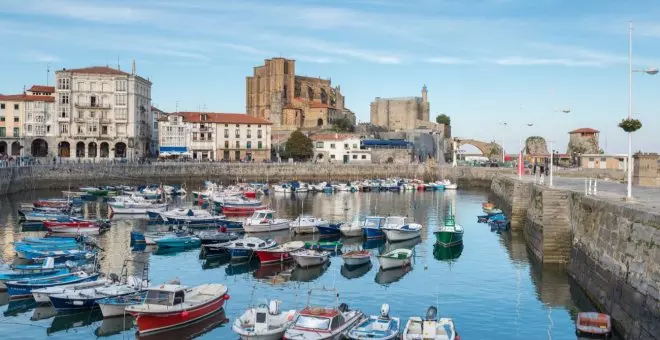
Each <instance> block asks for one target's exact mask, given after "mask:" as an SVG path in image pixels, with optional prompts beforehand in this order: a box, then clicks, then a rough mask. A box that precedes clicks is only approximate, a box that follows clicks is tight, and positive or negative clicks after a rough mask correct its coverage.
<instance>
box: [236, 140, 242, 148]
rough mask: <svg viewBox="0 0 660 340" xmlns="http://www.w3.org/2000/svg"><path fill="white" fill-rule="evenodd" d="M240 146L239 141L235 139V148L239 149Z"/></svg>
mask: <svg viewBox="0 0 660 340" xmlns="http://www.w3.org/2000/svg"><path fill="white" fill-rule="evenodd" d="M240 147H241V142H239V141H236V148H237V149H240Z"/></svg>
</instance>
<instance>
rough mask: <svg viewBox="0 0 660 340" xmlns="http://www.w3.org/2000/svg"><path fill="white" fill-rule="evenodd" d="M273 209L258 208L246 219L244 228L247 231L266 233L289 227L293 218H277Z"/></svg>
mask: <svg viewBox="0 0 660 340" xmlns="http://www.w3.org/2000/svg"><path fill="white" fill-rule="evenodd" d="M274 215H275V211H273V210H266V209H264V210H256V211H255V212H254V213H253V214H252V216H251V217H250V218H248V219H246V220H245V223H243V229H244V230H245V232H247V233H264V232H272V231H278V230H287V229H289V223H291V220H288V219H283V218H275V217H274Z"/></svg>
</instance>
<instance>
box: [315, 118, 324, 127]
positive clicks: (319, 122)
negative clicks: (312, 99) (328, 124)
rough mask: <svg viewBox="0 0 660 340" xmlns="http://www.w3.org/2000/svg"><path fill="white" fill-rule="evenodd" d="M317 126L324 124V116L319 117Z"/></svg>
mask: <svg viewBox="0 0 660 340" xmlns="http://www.w3.org/2000/svg"><path fill="white" fill-rule="evenodd" d="M316 126H323V118H319V119H318V120H317V121H316Z"/></svg>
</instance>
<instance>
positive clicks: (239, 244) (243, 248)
mask: <svg viewBox="0 0 660 340" xmlns="http://www.w3.org/2000/svg"><path fill="white" fill-rule="evenodd" d="M276 245H277V243H276V242H275V241H273V240H262V239H260V238H258V237H252V236H248V237H245V238H242V239H238V240H236V241H232V242H227V243H225V244H223V246H222V248H223V249H226V250H227V252H228V253H229V255H230V256H231V260H232V261H245V260H248V259H250V258H252V252H253V251H255V250H261V249H268V248H273V247H275V246H276ZM207 246H212V245H211V244H210V245H207ZM218 250H220V249H218Z"/></svg>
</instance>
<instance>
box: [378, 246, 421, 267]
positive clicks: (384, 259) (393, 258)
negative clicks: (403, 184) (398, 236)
mask: <svg viewBox="0 0 660 340" xmlns="http://www.w3.org/2000/svg"><path fill="white" fill-rule="evenodd" d="M412 253H413V252H412V250H410V249H394V250H392V251H390V252H388V253H385V254H383V255H378V262H379V263H380V268H382V269H383V270H388V269H391V268H400V267H404V266H407V265H410V262H411V260H412Z"/></svg>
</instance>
